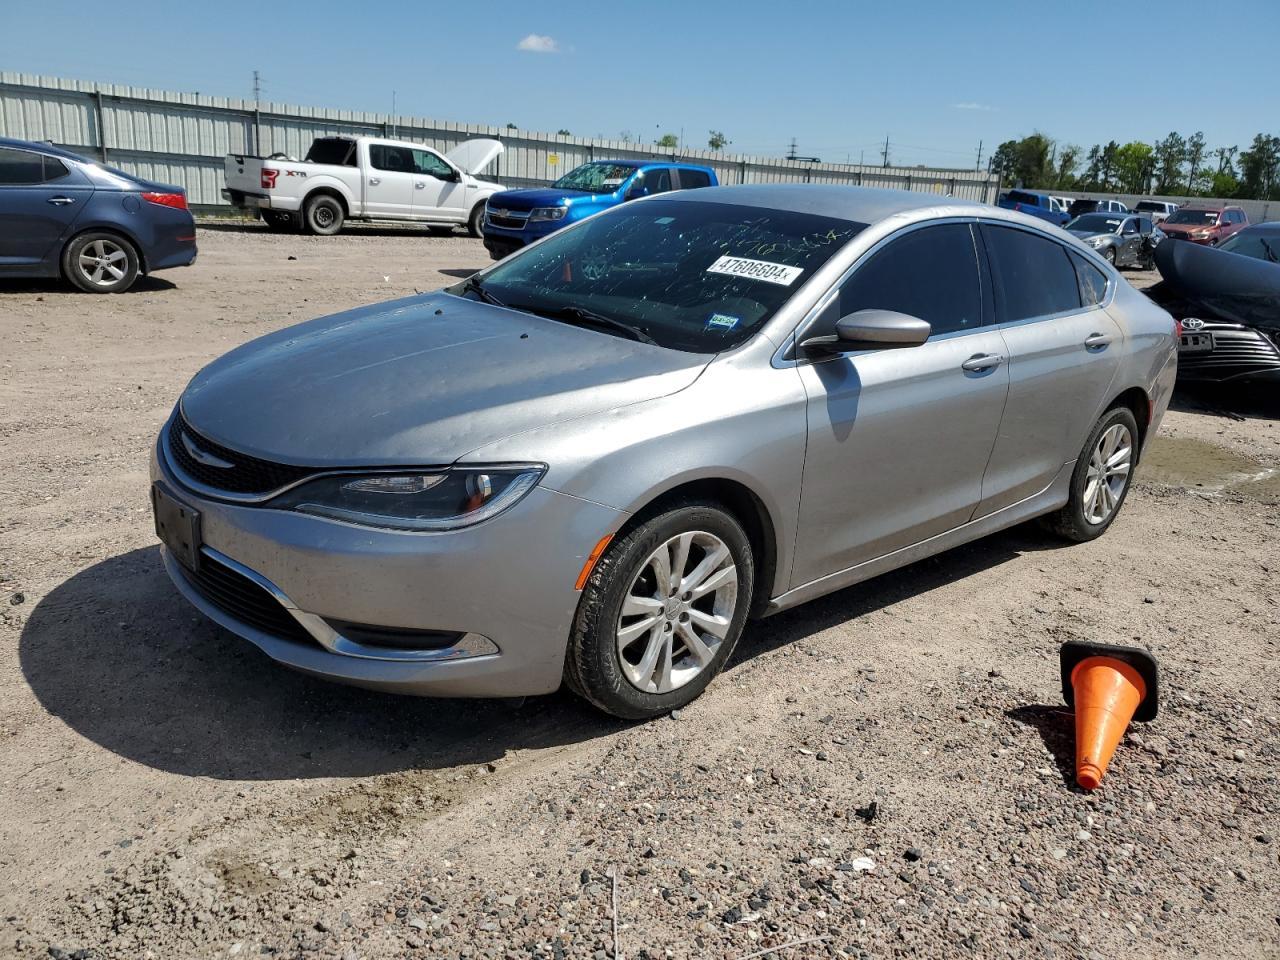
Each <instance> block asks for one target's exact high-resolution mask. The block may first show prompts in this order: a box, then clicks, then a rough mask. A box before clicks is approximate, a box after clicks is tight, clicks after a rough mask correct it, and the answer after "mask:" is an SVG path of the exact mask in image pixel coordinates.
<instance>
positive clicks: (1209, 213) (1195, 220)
mask: <svg viewBox="0 0 1280 960" xmlns="http://www.w3.org/2000/svg"><path fill="white" fill-rule="evenodd" d="M1217 222H1218V211H1217V210H1179V211H1178V212H1177V213H1175V214H1173V215H1172V216H1170V217H1169V219H1168V220H1166V221H1165V223H1190V224H1193V225H1195V224H1198V225H1200V226H1204V225H1206V224H1208V225H1212V224H1215V223H1217Z"/></svg>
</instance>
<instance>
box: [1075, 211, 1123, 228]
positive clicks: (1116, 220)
mask: <svg viewBox="0 0 1280 960" xmlns="http://www.w3.org/2000/svg"><path fill="white" fill-rule="evenodd" d="M1122 223H1124V217H1109V216H1107V215H1106V214H1105V213H1086V214H1084V215H1083V216H1080V217H1076V218H1075V219H1074V220H1072V221H1071V222H1070V223H1068V224H1067V229H1068V230H1075V231H1077V232H1079V233H1115V232H1116V231H1117V230H1119V229H1120V224H1122Z"/></svg>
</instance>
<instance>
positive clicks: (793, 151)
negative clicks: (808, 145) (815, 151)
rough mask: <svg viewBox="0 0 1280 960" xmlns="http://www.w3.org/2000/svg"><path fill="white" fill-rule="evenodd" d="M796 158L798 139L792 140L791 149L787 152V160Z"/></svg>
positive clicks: (793, 138)
mask: <svg viewBox="0 0 1280 960" xmlns="http://www.w3.org/2000/svg"><path fill="white" fill-rule="evenodd" d="M795 158H796V138H795V137H792V138H791V149H790V150H788V151H787V159H788V160H794V159H795Z"/></svg>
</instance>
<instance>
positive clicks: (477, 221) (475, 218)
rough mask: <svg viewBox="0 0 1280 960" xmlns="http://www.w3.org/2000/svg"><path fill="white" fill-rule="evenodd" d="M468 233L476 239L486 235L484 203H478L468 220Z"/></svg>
mask: <svg viewBox="0 0 1280 960" xmlns="http://www.w3.org/2000/svg"><path fill="white" fill-rule="evenodd" d="M467 233H469V234H471V236H473V237H475V238H476V239H480V238H481V237H483V236H484V204H483V203H477V204H476V205H475V208H474V209H473V210H472V211H471V216H470V217H469V218H468V220H467Z"/></svg>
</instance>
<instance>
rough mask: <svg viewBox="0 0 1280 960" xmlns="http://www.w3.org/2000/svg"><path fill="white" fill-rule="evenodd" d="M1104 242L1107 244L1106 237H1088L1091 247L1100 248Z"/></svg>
mask: <svg viewBox="0 0 1280 960" xmlns="http://www.w3.org/2000/svg"><path fill="white" fill-rule="evenodd" d="M1106 242H1107V238H1106V237H1090V238H1089V245H1090V246H1093V247H1100V246H1102V245H1103V244H1104V243H1106Z"/></svg>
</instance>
